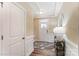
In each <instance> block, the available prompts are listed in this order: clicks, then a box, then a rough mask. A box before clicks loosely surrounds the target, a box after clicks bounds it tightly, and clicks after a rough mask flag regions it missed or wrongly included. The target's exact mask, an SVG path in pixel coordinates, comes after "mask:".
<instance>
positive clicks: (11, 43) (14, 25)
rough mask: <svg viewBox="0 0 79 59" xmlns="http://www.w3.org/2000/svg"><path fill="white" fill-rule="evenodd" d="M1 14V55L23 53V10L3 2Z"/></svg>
mask: <svg viewBox="0 0 79 59" xmlns="http://www.w3.org/2000/svg"><path fill="white" fill-rule="evenodd" d="M3 16H4V17H3V35H4V40H3V55H24V40H23V39H22V37H24V16H25V15H24V11H23V10H22V9H20V8H19V7H17V6H16V5H14V4H12V3H4V8H3Z"/></svg>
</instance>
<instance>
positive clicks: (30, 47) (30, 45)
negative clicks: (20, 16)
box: [25, 35, 34, 56]
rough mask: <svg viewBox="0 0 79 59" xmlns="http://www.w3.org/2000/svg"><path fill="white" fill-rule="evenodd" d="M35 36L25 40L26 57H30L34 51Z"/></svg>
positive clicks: (27, 37)
mask: <svg viewBox="0 0 79 59" xmlns="http://www.w3.org/2000/svg"><path fill="white" fill-rule="evenodd" d="M33 43H34V35H30V36H26V39H25V56H29V55H30V54H31V53H32V52H33V50H34V45H33Z"/></svg>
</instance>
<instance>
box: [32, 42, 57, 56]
mask: <svg viewBox="0 0 79 59" xmlns="http://www.w3.org/2000/svg"><path fill="white" fill-rule="evenodd" d="M55 55H56V54H55V49H54V43H51V42H44V41H36V42H34V51H33V52H32V54H31V56H55Z"/></svg>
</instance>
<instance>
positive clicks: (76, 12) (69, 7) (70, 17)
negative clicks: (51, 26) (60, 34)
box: [61, 3, 79, 44]
mask: <svg viewBox="0 0 79 59" xmlns="http://www.w3.org/2000/svg"><path fill="white" fill-rule="evenodd" d="M78 5H79V3H64V5H63V7H62V10H61V14H63V15H64V19H63V26H65V27H66V35H67V37H68V39H69V40H70V41H71V42H73V43H75V44H77V43H78V38H79V37H78V36H79V34H78V31H79V30H78V28H79V27H78V26H79V24H78V22H79V6H78Z"/></svg>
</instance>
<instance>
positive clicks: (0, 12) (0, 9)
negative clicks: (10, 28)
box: [0, 5, 2, 55]
mask: <svg viewBox="0 0 79 59" xmlns="http://www.w3.org/2000/svg"><path fill="white" fill-rule="evenodd" d="M1 14H2V8H1V5H0V55H1V44H2V42H1V41H2V40H1V29H2V28H1V27H2V26H1V25H2V23H1V19H2V15H1Z"/></svg>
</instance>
